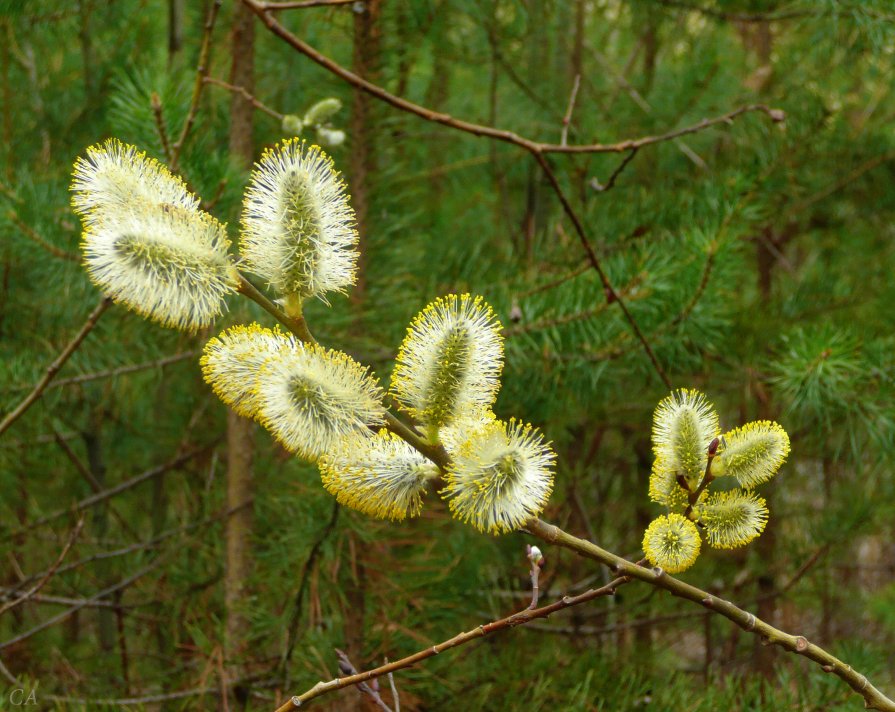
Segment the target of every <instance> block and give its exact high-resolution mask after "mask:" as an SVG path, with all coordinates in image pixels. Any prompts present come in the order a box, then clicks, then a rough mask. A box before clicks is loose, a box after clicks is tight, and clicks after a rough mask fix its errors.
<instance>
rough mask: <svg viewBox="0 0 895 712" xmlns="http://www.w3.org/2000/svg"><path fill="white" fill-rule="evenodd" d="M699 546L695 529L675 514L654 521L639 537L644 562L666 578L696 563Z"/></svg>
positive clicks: (699, 542) (700, 544) (700, 543)
mask: <svg viewBox="0 0 895 712" xmlns="http://www.w3.org/2000/svg"><path fill="white" fill-rule="evenodd" d="M701 546H702V541H701V539H700V537H699V529H697V527H696V525H695V524H694V523H693V522H691V521H690V520H689V519H687V518H686V517H684V516H683V515H681V514H677V513H672V514H668V515H663V516H661V517H658V518H656V519H654V520H653V522H652V523H651V524H650V525H649V527H647V530H646V532H645V533H644V535H643V551H644V553H645V554H646V558H647V559H648V560H649V562H650V563H651V564H652V565H653V566H660V567H661V568H662V569H664V570H665V571H667V572H668V573H670V574H677V573H680V572H681V571H686V570H687V569H689V568H690V567H691V566H692V565H693V564H694V563H695V562H696V558H697V557H698V556H699V550H700V548H701Z"/></svg>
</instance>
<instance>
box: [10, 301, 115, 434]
mask: <svg viewBox="0 0 895 712" xmlns="http://www.w3.org/2000/svg"><path fill="white" fill-rule="evenodd" d="M110 306H112V300H111V299H110V298H109V297H103V298H102V299H101V300H100V302H99V304H97V305H96V307H95V308H94V310H93V311H92V312H90V316H88V317H87V321H85V322H84V325H83V326H82V327H81V329H80V330H79V331H78V333H77V334H75V337H74V338H73V339H72V340H71V341H70V342H69V343H68V345H67V346H66V347H65V348H64V349H62V352H61V353H60V354H59V355H58V356H57V357H56V359H55V360H54V361H53V363H51V364H50V365H49V366H47V370H46V373H44V375H43V377H42V378H41V379H40V380H39V381H38V382H37V384H36V385H35V386H34V389H33V390H32V391H31V392H30V393H29V394H28V395H27V396H25V399H24V400H23V401H22V402H21V403H19V404H18V405H17V406H16V407H15V408H14V409H13V410H12V411H10V412H9V413H7V414H6V417H4V418H3V421H2V422H0V435H2V434H3V433H5V432H6V431H7V430H8V429H9V427H10V426H11V425H12V424H13V423H14V422H15V421H16V420H18V419H19V418H20V417H21V416H22V415H24V413H25V411H27V410H28V409H29V408H30V407H31V406H32V405H34V403H35V402H36V401H37V399H38V398H40V396H41V395H42V394H43V392H44V391H45V390H46V388H47V386H48V385H49V384H50V381H52V380H53V378H54V377H55V376H56V374H57V373H59V369H61V368H62V367H63V366H64V365H65V362H66V361H68V359H69V358H70V357H71V355H72V354H73V353H74V352H75V351H76V350H77V349H78V347H79V346H80V345H81V342H82V341H84V339H85V338H87V334H89V333H90V332H91V331H92V330H93V327H94V326H96V322H98V321H99V318H100V317H101V316H102V315H103V313H104V312H105V311H106V310H107V309H108V308H109V307H110Z"/></svg>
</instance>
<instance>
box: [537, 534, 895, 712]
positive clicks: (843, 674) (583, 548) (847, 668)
mask: <svg viewBox="0 0 895 712" xmlns="http://www.w3.org/2000/svg"><path fill="white" fill-rule="evenodd" d="M525 529H526V531H528V532H529V533H530V534H532V535H534V536H536V537H538V538H539V539H542V540H543V541H546V542H548V543H551V544H556V545H558V546H562V547H564V548H566V549H570V550H571V551H574V552H575V553H577V554H579V555H581V556H584V557H586V558H589V559H593V560H594V561H598V562H599V563H601V564H603V565H605V566H608V567H609V568H610V570H612V571H613V572H614V573H616V574H620V575H622V576H626V577H629V578H632V579H638V580H639V581H643V582H645V583H648V584H650V585H652V586H655V587H657V588H660V589H664V590H665V591H668V592H669V593H671V594H672V595H674V596H678V597H679V598H684V599H687V600H688V601H692V602H694V603H698V604H699V605H701V606H705V607H706V608H708V609H709V610H711V611H713V612H714V613H717V614H718V615H721V616H724V617H725V618H727V619H728V620H730V621H733V622H734V623H736V624H737V625H738V626H739V627H740V628H742V629H743V630H745V631H747V632H748V633H752V634H753V635H757V636H759V637H760V638H761V640H762V642H763V643H764V644H766V645H777V646H780V647H781V648H783V649H784V650H787V651H789V652H791V653H795V654H797V655H802V656H804V657H806V658H808V659H809V660H811V661H813V662H815V663H817V664H818V665H820V666H821V669H822V670H823V671H824V672H828V673H832V674H834V675H836V676H837V677H838V678H840V679H842V680H843V681H845V682H846V683H847V684H848V685H849V686H850V687H851V688H852V689H853V690H854V691H855V692H857V693H858V694H859V695H861V697H863V698H864V703H865V706H866V707H867V708H868V709H876V710H881V711H882V712H895V701H893V700H891V699H890V698H888V697H886V695H884V694H883V693H882V692H880V691H879V690H878V689H877V688H876V687H874V686H873V685H872V684H871V683H870V681H869V680H868V679H867V677H866V676H864V675H862V674H861V673H859V672H858V671H856V670H854V669H853V668H852V667H851V665H848V664H846V663H845V662H843V661H842V660H839V659H838V658H836V657H834V656H833V655H831V654H830V653H828V652H827V651H826V650H824V649H823V648H821V647H820V646H818V645H816V644H814V643H811V642H810V641H809V640H808V639H807V638H805V636H802V635H792V634H790V633H786V632H785V631H782V630H780V629H778V628H775V627H774V626H772V625H770V624H769V623H766V622H765V621H763V620H761V619H760V618H757V617H756V616H755V615H754V614H752V613H749V612H748V611H744V610H743V609H742V608H739V607H738V606H736V605H734V604H733V603H731V602H730V601H725V600H722V599H720V598H718V597H717V596H714V595H712V594H711V593H709V592H708V591H703V590H702V589H699V588H697V587H696V586H691V585H690V584H688V583H684V582H683V581H681V580H680V579H676V578H674V577H673V576H670V575H668V574H667V573H665V572H664V571H663V570H662V569H659V568H654V569H649V568H644V567H641V566H637V565H636V564H634V563H632V562H630V561H627V560H626V559H623V558H622V557H620V556H617V555H616V554H613V553H612V552H609V551H606V550H605V549H601V548H600V547H599V546H597V545H596V544H593V543H591V542H589V541H585V540H584V539H579V538H578V537H575V536H572V535H571V534H569V533H567V532H564V531H563V530H562V529H560V528H559V527H556V526H554V525H552V524H547V523H546V522H543V521H541V520H539V519H532V520H531V521H529V522H528V523H527V524H526V526H525Z"/></svg>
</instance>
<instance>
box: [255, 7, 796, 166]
mask: <svg viewBox="0 0 895 712" xmlns="http://www.w3.org/2000/svg"><path fill="white" fill-rule="evenodd" d="M243 2H244V3H245V4H246V5H247V6H248V7H249V8H251V10H252V11H253V12H254V13H255V14H257V15H258V17H260V18H261V21H262V22H263V23H264V24H265V26H266V27H267V28H268V29H269V30H270V31H271V32H273V33H274V34H275V35H277V37H279V38H281V39H282V40H284V41H285V42H286V43H287V44H288V45H290V46H291V47H293V48H294V49H296V50H298V51H299V52H301V53H302V54H303V55H305V56H306V57H308V59H310V60H312V61H313V62H316V63H317V64H319V65H320V66H321V67H323V68H324V69H326V70H328V71H329V72H331V73H332V74H335V75H336V76H338V77H341V78H342V79H344V80H345V81H346V82H348V83H349V84H351V85H352V86H355V87H357V88H358V89H361V90H363V91H365V92H367V93H368V94H371V95H372V96H375V97H376V98H377V99H381V100H382V101H384V102H386V103H387V104H390V105H391V106H393V107H395V108H396V109H400V110H401V111H406V112H408V113H411V114H415V115H416V116H419V117H420V118H423V119H425V120H426V121H432V122H435V123H438V124H442V125H443V126H448V127H449V128H452V129H456V130H458V131H464V132H466V133H469V134H472V135H473V136H480V137H484V138H491V139H494V140H496V141H502V142H504V143H511V144H514V145H516V146H519V147H520V148H524V149H526V150H527V151H529V152H532V153H624V152H625V151H630V150H631V149H633V148H642V147H644V146H650V145H652V144H655V143H662V142H664V141H670V140H672V139H675V138H677V137H679V136H686V135H688V134H693V133H698V132H700V131H704V130H705V129H707V128H710V127H712V126H717V125H718V124H729V123H730V122H731V121H733V120H734V119H736V118H738V117H739V116H742V115H743V114H747V113H752V112H761V113H763V114H766V115H767V116H768V117H769V118H770V119H771V120H772V121H775V122H780V121H783V120H784V118H785V114H784V113H783V112H782V111H781V110H779V109H772V108H771V107H769V106H767V105H765V104H748V105H746V106H741V107H740V108H738V109H734V110H733V111H729V112H727V113H726V114H722V115H720V116H716V117H714V118H711V119H703V120H702V121H700V122H698V123H696V124H693V125H691V126H686V127H684V128H680V129H675V130H673V131H669V132H667V133H664V134H659V135H655V136H642V137H640V138H635V139H627V140H625V141H619V142H617V143H593V144H582V145H575V144H572V145H567V146H563V145H562V144H558V143H542V142H539V141H534V140H532V139H529V138H525V137H523V136H520V135H518V134H516V133H514V132H512V131H507V130H505V129H499V128H495V127H493V126H485V125H483V124H476V123H472V122H470V121H463V120H462V119H456V118H454V117H453V116H451V115H450V114H445V113H443V112H439V111H433V110H432V109H428V108H426V107H424V106H420V105H419V104H415V103H414V102H412V101H408V100H407V99H403V98H401V97H399V96H396V95H394V94H392V93H391V92H389V91H387V90H386V89H383V88H382V87H380V86H378V85H376V84H373V83H372V82H369V81H367V80H366V79H364V78H362V77H359V76H358V75H356V74H354V73H353V72H351V71H350V70H348V69H346V68H345V67H343V66H342V65H340V64H338V63H337V62H335V61H333V60H332V59H330V58H329V57H327V56H326V55H324V54H321V53H320V52H318V51H317V50H316V49H315V48H314V47H312V46H311V45H309V44H307V43H306V42H304V41H303V40H301V39H299V38H298V37H297V36H296V35H294V34H292V33H291V32H290V31H289V30H287V29H286V28H285V27H284V26H283V25H281V24H280V23H279V22H277V20H276V18H275V17H273V15H272V14H271V13H270V12H268V11H267V8H266V7H265V3H262V2H258V0H243Z"/></svg>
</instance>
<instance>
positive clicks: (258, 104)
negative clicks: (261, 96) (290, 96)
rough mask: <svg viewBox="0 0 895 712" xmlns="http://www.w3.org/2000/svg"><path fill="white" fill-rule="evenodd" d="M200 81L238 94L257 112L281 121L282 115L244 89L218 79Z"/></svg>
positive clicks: (206, 78)
mask: <svg viewBox="0 0 895 712" xmlns="http://www.w3.org/2000/svg"><path fill="white" fill-rule="evenodd" d="M202 81H204V82H205V83H206V84H213V85H214V86H216V87H221V88H223V89H226V90H228V91H231V92H233V93H234V94H239V95H240V96H242V98H243V99H245V100H246V101H247V102H249V103H250V104H251V105H252V106H254V107H255V108H256V109H258V110H259V111H263V112H264V113H265V114H267V115H268V116H272V117H273V118H275V119H276V120H277V121H282V120H283V116H284V115H283V114H281V113H280V112H279V111H276V110H275V109H271V108H270V107H269V106H267V105H266V104H263V103H262V102H260V101H259V100H258V99H256V98H255V96H254V95H252V94H250V93H249V92H248V90H246V88H245V87H238V86H236V85H235V84H229V83H228V82H224V81H221V80H220V79H215V78H214V77H205V78H204V79H203V80H202Z"/></svg>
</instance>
